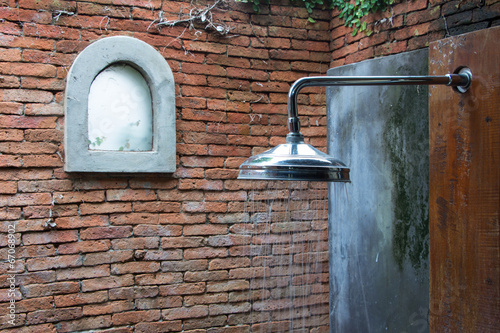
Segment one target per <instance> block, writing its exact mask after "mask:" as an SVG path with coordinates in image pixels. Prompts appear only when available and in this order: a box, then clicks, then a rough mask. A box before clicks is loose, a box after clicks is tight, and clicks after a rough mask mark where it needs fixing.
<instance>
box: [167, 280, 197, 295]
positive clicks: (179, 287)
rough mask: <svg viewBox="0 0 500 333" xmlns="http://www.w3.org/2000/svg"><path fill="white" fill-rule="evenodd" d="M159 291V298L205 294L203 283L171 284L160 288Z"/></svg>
mask: <svg viewBox="0 0 500 333" xmlns="http://www.w3.org/2000/svg"><path fill="white" fill-rule="evenodd" d="M159 289H160V295H161V296H172V295H194V294H202V293H204V292H205V282H197V283H183V284H172V285H166V286H160V287H159Z"/></svg>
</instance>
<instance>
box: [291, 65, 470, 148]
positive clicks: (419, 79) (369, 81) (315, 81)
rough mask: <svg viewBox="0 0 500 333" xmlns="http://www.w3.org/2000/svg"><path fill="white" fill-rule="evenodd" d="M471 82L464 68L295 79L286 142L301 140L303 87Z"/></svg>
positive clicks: (460, 85) (465, 85)
mask: <svg viewBox="0 0 500 333" xmlns="http://www.w3.org/2000/svg"><path fill="white" fill-rule="evenodd" d="M471 82H472V73H471V72H470V70H468V69H466V68H464V69H462V70H461V71H460V72H459V74H446V75H442V76H309V77H304V78H301V79H298V80H297V81H295V82H294V83H293V84H292V86H291V87H290V90H289V92H288V129H289V130H290V133H289V134H288V135H287V141H288V142H300V141H303V136H302V134H301V133H300V120H299V116H298V112H297V95H298V94H299V92H300V90H301V89H302V88H305V87H326V86H381V85H433V84H435V85H447V86H452V87H457V90H458V91H460V92H462V93H463V92H465V91H467V89H468V88H469V87H470V85H471Z"/></svg>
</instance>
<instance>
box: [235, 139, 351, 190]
mask: <svg viewBox="0 0 500 333" xmlns="http://www.w3.org/2000/svg"><path fill="white" fill-rule="evenodd" d="M349 171H350V170H349V168H348V167H347V166H346V165H345V164H344V163H342V162H340V161H339V160H336V159H334V158H333V157H331V156H330V155H327V154H325V153H323V152H321V151H319V150H318V149H316V148H314V147H313V146H311V145H309V144H306V143H304V142H298V143H296V142H287V143H284V144H280V145H278V146H276V147H274V148H272V149H269V150H267V151H265V152H263V153H261V154H258V155H255V156H252V157H250V158H248V159H247V160H246V161H245V162H243V164H241V166H240V173H239V176H238V179H249V180H295V181H322V182H350V178H349Z"/></svg>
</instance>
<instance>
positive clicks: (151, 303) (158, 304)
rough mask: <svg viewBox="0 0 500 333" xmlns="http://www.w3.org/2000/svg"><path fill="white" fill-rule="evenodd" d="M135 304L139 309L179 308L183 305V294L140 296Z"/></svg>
mask: <svg viewBox="0 0 500 333" xmlns="http://www.w3.org/2000/svg"><path fill="white" fill-rule="evenodd" d="M135 306H136V308H137V309H139V310H148V309H166V308H179V307H181V306H182V296H168V297H155V298H138V299H136V300H135Z"/></svg>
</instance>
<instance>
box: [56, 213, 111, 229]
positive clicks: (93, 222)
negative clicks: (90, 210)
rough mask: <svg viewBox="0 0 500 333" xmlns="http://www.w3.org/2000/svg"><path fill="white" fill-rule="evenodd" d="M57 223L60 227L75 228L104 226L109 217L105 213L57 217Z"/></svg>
mask: <svg viewBox="0 0 500 333" xmlns="http://www.w3.org/2000/svg"><path fill="white" fill-rule="evenodd" d="M54 221H55V223H56V225H57V227H58V228H59V229H74V228H87V227H97V226H104V225H107V223H108V217H107V216H103V215H92V216H69V217H57V218H55V220H54Z"/></svg>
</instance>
